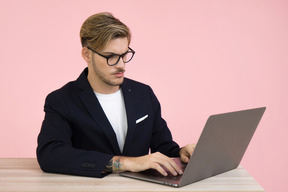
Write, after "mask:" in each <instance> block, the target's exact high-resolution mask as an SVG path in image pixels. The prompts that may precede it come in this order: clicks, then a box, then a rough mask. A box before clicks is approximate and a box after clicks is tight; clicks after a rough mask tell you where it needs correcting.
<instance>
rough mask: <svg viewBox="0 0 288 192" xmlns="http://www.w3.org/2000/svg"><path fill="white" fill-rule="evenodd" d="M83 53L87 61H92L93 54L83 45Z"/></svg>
mask: <svg viewBox="0 0 288 192" xmlns="http://www.w3.org/2000/svg"><path fill="white" fill-rule="evenodd" d="M81 54H82V57H83V59H84V60H85V61H86V62H87V63H89V62H90V61H91V57H92V54H91V52H90V51H89V49H88V48H87V47H82V50H81Z"/></svg>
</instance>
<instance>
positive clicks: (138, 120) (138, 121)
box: [136, 115, 148, 124]
mask: <svg viewBox="0 0 288 192" xmlns="http://www.w3.org/2000/svg"><path fill="white" fill-rule="evenodd" d="M147 117H148V115H145V116H143V117H141V118H140V119H137V120H136V124H137V123H140V122H141V121H143V120H144V119H146V118H147Z"/></svg>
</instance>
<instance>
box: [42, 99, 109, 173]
mask: <svg viewBox="0 0 288 192" xmlns="http://www.w3.org/2000/svg"><path fill="white" fill-rule="evenodd" d="M44 111H45V118H44V121H43V123H42V127H41V131H40V133H39V136H38V147H37V159H38V162H39V165H40V167H41V169H42V170H43V171H45V172H52V173H63V174H71V175H80V176H91V177H99V178H100V177H104V176H106V175H107V173H102V170H103V169H104V167H105V166H106V165H107V163H108V162H109V161H110V160H111V159H112V158H113V155H110V154H105V153H101V152H97V151H88V150H81V149H76V148H73V145H72V129H71V127H70V125H69V122H68V120H67V119H66V117H67V116H66V115H65V114H66V113H68V111H67V107H65V102H63V98H61V95H59V94H55V93H54V94H53V93H52V94H50V95H48V96H47V98H46V101H45V106H44Z"/></svg>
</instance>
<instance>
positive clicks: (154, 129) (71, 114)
mask: <svg viewBox="0 0 288 192" xmlns="http://www.w3.org/2000/svg"><path fill="white" fill-rule="evenodd" d="M87 74H88V69H87V68H86V69H85V70H84V71H83V72H82V74H81V75H80V76H79V78H78V79H77V80H76V81H73V82H70V83H68V84H66V85H65V86H63V87H62V88H60V89H58V90H56V91H54V92H52V93H50V94H49V95H48V96H47V98H46V101H45V106H44V111H45V118H44V121H43V124H42V128H41V131H40V133H39V136H38V147H37V159H38V162H39V164H40V167H41V169H42V170H43V171H45V172H54V173H64V174H72V175H82V176H92V177H103V176H105V175H106V174H103V173H102V170H103V168H104V167H105V165H106V164H107V163H108V162H109V160H111V159H112V157H113V156H115V155H121V156H142V155H146V154H148V153H149V148H150V149H151V152H152V153H153V152H156V151H159V152H161V153H163V154H165V155H167V156H170V157H172V156H174V157H175V156H179V146H178V145H177V144H176V143H175V142H174V141H173V140H172V137H171V133H170V131H169V129H168V127H167V125H166V122H165V121H164V119H162V117H161V109H160V104H159V102H158V100H157V98H156V96H155V95H154V93H153V91H152V89H151V88H150V87H149V86H147V85H144V84H142V83H139V82H136V81H133V80H130V79H127V78H125V79H124V82H123V84H122V85H121V89H122V92H123V96H124V101H125V107H126V113H127V121H128V131H127V136H126V140H125V145H124V149H123V153H121V152H120V149H119V146H118V143H117V139H116V135H115V132H114V130H113V128H112V127H111V125H110V123H109V121H108V119H107V117H106V116H105V113H104V111H103V110H102V108H101V105H100V103H99V102H98V99H97V97H96V96H95V94H94V92H93V90H92V88H91V86H90V84H89V82H88V80H87ZM146 115H148V117H147V118H146V119H144V120H143V121H141V122H138V121H137V120H138V119H141V117H145V116H146ZM136 121H137V123H136Z"/></svg>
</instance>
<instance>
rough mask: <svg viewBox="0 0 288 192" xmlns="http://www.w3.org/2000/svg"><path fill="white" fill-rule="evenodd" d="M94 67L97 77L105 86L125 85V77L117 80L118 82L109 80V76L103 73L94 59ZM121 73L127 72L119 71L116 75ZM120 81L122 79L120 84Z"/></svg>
mask: <svg viewBox="0 0 288 192" xmlns="http://www.w3.org/2000/svg"><path fill="white" fill-rule="evenodd" d="M92 66H93V71H94V73H95V74H96V76H97V77H98V78H99V79H100V80H101V81H102V82H104V83H105V84H107V85H109V86H120V85H122V84H123V81H124V77H122V78H117V82H115V81H113V79H108V78H107V76H106V75H105V74H104V73H103V72H101V71H100V70H99V68H98V67H97V66H96V63H95V61H94V59H92ZM121 72H125V70H124V69H122V68H121V69H118V70H117V71H116V72H114V73H121ZM120 79H121V81H120V82H119V80H120Z"/></svg>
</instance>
